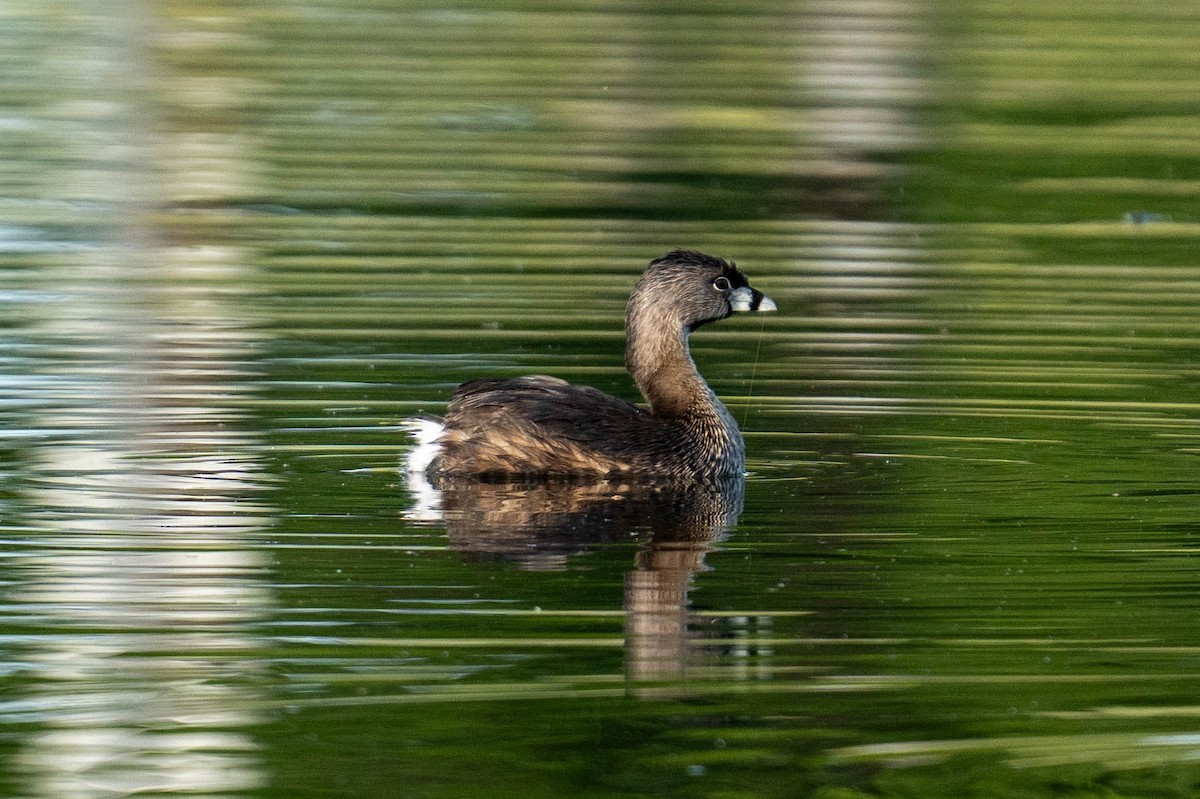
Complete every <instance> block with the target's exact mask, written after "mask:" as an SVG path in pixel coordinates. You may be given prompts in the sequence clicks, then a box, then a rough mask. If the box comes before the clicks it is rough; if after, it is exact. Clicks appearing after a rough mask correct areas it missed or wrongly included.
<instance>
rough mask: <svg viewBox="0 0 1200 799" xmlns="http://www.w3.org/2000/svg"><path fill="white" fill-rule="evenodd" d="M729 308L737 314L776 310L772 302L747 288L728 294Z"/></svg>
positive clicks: (760, 293) (757, 291)
mask: <svg viewBox="0 0 1200 799" xmlns="http://www.w3.org/2000/svg"><path fill="white" fill-rule="evenodd" d="M729 307H730V308H732V309H733V310H735V311H737V312H739V313H745V312H746V311H774V310H776V308H775V301H774V300H772V299H771V298H770V297H768V296H767V295H766V294H763V293H762V292H761V291H759V290H758V289H754V288H750V287H749V286H742V287H741V288H737V289H734V290H733V291H732V292H730V294H729Z"/></svg>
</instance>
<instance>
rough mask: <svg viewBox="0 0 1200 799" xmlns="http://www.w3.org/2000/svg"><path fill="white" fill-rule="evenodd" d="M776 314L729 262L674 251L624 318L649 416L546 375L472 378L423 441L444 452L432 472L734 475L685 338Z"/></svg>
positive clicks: (730, 453) (729, 431) (629, 363)
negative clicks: (705, 328)
mask: <svg viewBox="0 0 1200 799" xmlns="http://www.w3.org/2000/svg"><path fill="white" fill-rule="evenodd" d="M774 308H775V304H774V303H773V302H772V301H771V300H770V299H769V298H767V297H765V296H764V295H763V294H762V292H760V291H758V290H756V289H753V288H751V287H750V285H749V283H748V282H747V281H746V278H745V276H744V275H743V274H742V273H741V272H740V271H739V270H738V268H737V267H736V266H735V265H734V264H733V263H731V262H727V261H724V260H722V259H720V258H715V257H713V256H710V255H704V254H703V253H698V252H693V251H689V250H676V251H674V252H670V253H668V254H666V255H664V256H663V257H662V258H659V259H657V260H655V261H653V262H651V263H650V265H649V266H648V267H647V269H646V271H645V272H644V273H643V274H642V277H641V279H640V280H638V282H637V285H636V286H635V287H634V290H633V294H632V296H631V297H630V299H629V305H628V308H627V311H626V318H625V330H626V351H625V364H626V368H627V369H628V370H629V373H630V374H631V375H632V377H633V379H634V382H635V383H636V384H637V387H638V389H639V390H640V391H641V392H642V395H643V396H644V397H645V398H646V401H647V402H648V404H649V409H643V408H640V407H638V406H636V405H633V404H631V403H628V402H625V401H624V400H621V399H618V398H616V397H612V396H609V395H608V394H605V393H604V392H602V391H599V390H597V389H595V388H590V387H588V386H576V385H572V384H570V383H567V382H566V381H564V380H559V379H558V378H554V377H546V376H544V375H533V376H529V377H518V378H514V379H500V380H473V381H471V382H469V383H464V384H463V385H462V386H460V387H459V388H458V390H457V391H456V392H455V393H454V396H453V397H452V398H451V399H450V406H449V408H448V409H447V411H446V417H445V419H444V421H443V422H442V429H441V430H439V431H437V432H436V434H432V433H431V434H428V435H427V436H426V438H427V440H429V441H432V442H435V443H436V445H437V446H438V447H440V451H439V452H438V453H437V455H436V457H435V458H434V460H433V461H432V464H430V466H431V468H432V469H434V470H436V472H437V473H439V474H441V475H446V476H462V475H479V476H516V475H525V476H530V475H538V476H564V477H565V476H572V477H578V476H612V475H621V474H626V475H628V474H638V475H647V476H659V477H671V478H687V479H694V478H699V477H722V476H730V475H740V474H741V473H742V471H743V469H744V463H745V452H744V445H743V442H742V436H741V433H740V432H739V430H738V427H737V423H736V422H735V421H734V420H733V417H732V416H731V415H730V414H729V411H728V410H727V409H726V408H725V406H724V405H723V404H722V403H721V401H720V400H719V399H717V397H716V395H715V394H714V393H713V391H712V389H710V388H709V387H708V384H707V383H705V382H704V378H702V377H701V376H700V373H699V372H698V371H697V370H696V365H695V363H693V361H692V358H691V355H690V354H689V352H688V344H687V337H688V334H690V333H691V332H692V331H693V330H695V329H696V328H697V327H699V326H701V325H703V324H706V323H708V322H713V321H717V320H720V319H724V318H726V317H728V316H729V315H731V314H732V313H733V312H734V311H769V310H774ZM425 424H428V423H425ZM427 463H428V461H427V459H423V460H422V465H421V469H422V470H423V468H424V466H425V465H426V464H427Z"/></svg>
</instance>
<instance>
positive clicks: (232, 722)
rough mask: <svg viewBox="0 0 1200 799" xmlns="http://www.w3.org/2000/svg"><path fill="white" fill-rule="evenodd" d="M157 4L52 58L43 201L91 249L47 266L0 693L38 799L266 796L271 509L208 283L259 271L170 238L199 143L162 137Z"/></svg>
mask: <svg viewBox="0 0 1200 799" xmlns="http://www.w3.org/2000/svg"><path fill="white" fill-rule="evenodd" d="M56 8H57V7H56ZM59 12H62V14H61V16H59ZM71 12H73V13H71ZM148 12H149V9H148V8H147V7H145V6H144V5H143V4H142V3H139V2H130V1H126V2H113V3H107V2H106V3H99V2H88V1H87V0H80V2H78V3H76V4H68V9H65V10H64V9H57V11H56V12H55V15H56V16H55V19H56V20H57V22H58V23H61V26H62V31H61V33H62V35H61V40H60V41H56V42H55V43H54V44H53V45H52V46H51V51H50V52H48V53H47V54H46V65H47V73H48V77H47V78H46V80H47V97H48V98H49V99H48V102H49V103H50V106H49V109H48V113H49V114H50V115H51V117H55V118H57V122H58V124H56V126H55V129H56V130H57V131H59V132H60V135H61V136H62V141H61V142H58V143H57V144H58V146H59V147H61V153H62V154H61V159H62V160H61V163H59V164H58V168H59V170H60V171H59V172H57V173H55V172H53V171H49V172H48V175H47V184H48V186H47V190H48V191H49V192H51V193H54V194H55V195H56V196H58V197H61V198H65V199H67V200H70V201H74V202H78V203H79V205H78V206H76V208H75V210H76V212H77V214H78V218H76V219H75V220H74V221H76V222H78V224H79V225H80V226H81V229H83V230H85V231H90V232H95V231H100V234H99V236H98V237H99V239H100V243H99V244H96V245H94V246H92V245H89V246H80V247H75V248H70V250H69V252H68V253H67V254H66V255H64V256H63V257H62V259H61V260H60V261H58V262H57V263H56V264H55V265H53V266H51V265H50V264H49V263H47V264H46V266H45V268H44V269H43V271H42V272H41V273H40V274H41V277H42V279H43V280H45V281H46V283H45V286H46V288H48V289H52V290H53V292H54V294H55V295H56V296H59V297H61V298H62V299H61V301H58V302H55V303H47V304H46V305H45V306H43V308H42V309H41V310H42V312H43V313H44V314H45V316H43V317H41V318H39V319H38V320H36V323H35V325H34V326H33V328H32V335H33V337H34V339H35V340H36V341H38V342H40V343H41V345H42V346H43V347H44V350H43V357H42V359H41V363H42V364H43V369H44V370H45V371H47V372H49V373H50V376H51V377H50V379H47V380H45V381H43V384H42V386H41V390H40V392H39V393H40V394H41V396H40V397H39V400H40V408H41V410H40V411H39V415H37V416H36V418H33V419H31V420H30V422H31V428H33V429H36V430H39V431H43V432H42V435H41V437H40V438H41V441H42V443H41V444H40V446H35V447H33V448H32V449H31V450H30V452H29V453H28V465H27V469H26V471H27V473H29V474H30V475H32V477H31V485H30V487H29V489H28V490H27V491H26V492H25V495H24V497H23V502H24V504H25V505H26V507H27V508H28V510H27V512H26V514H25V519H24V520H23V522H24V526H25V527H26V528H27V529H28V530H29V534H28V536H27V540H28V543H27V544H26V545H25V547H24V549H23V551H22V552H21V555H22V557H21V558H20V564H21V566H20V567H19V568H17V569H14V573H15V575H16V578H17V583H16V585H15V586H14V587H13V588H12V589H11V590H10V591H9V593H8V597H9V598H10V600H11V602H12V606H11V608H10V609H9V612H10V615H11V617H12V618H14V619H16V620H18V622H19V623H23V624H25V625H27V627H28V630H29V631H28V634H20V635H17V636H15V638H16V639H17V644H18V645H19V646H21V648H22V649H23V651H22V653H21V655H22V656H21V665H22V668H21V681H20V686H21V688H22V693H23V695H22V696H21V697H19V698H14V697H9V698H7V699H6V700H4V701H3V705H4V706H5V707H6V712H7V713H8V714H10V715H15V714H21V715H23V716H24V718H25V719H26V723H27V724H28V725H29V727H30V728H31V731H30V732H27V733H24V734H23V736H22V738H21V739H20V743H19V746H18V747H17V755H16V761H15V765H16V769H17V773H18V774H19V775H20V778H21V779H23V781H24V785H23V786H22V787H23V790H22V793H23V794H24V795H29V796H53V797H101V796H112V795H127V794H139V793H146V792H171V793H178V794H187V795H222V796H231V795H234V794H237V793H244V792H248V791H252V790H255V789H257V788H259V787H261V786H262V785H263V784H264V782H265V778H264V776H263V773H262V767H261V764H260V758H259V756H258V754H257V752H256V745H255V742H254V740H253V739H252V738H251V736H250V734H249V732H248V729H249V728H250V727H252V726H253V725H256V724H259V723H261V721H262V716H261V708H262V706H263V701H262V697H261V696H260V690H261V685H262V682H261V674H260V670H261V663H262V659H261V656H260V655H259V653H258V649H259V648H260V645H261V643H260V639H259V638H258V637H257V636H256V635H255V633H254V627H255V624H256V623H257V621H258V620H259V619H261V618H262V617H263V615H264V613H265V609H266V608H267V607H268V605H269V603H270V601H271V596H270V593H269V591H268V589H267V588H266V586H265V585H264V583H263V581H262V578H261V575H262V572H263V570H264V569H265V568H266V564H265V562H264V556H263V555H262V553H261V551H260V550H258V549H256V548H255V546H254V541H253V540H252V536H253V534H254V533H255V532H256V531H258V530H259V529H260V528H261V527H262V525H263V523H264V520H265V519H266V518H267V517H266V515H265V510H266V509H265V508H264V507H263V505H262V504H261V502H260V501H258V500H256V499H255V497H256V496H258V495H259V494H260V493H261V490H262V485H263V478H262V476H261V475H260V474H259V465H258V463H257V461H256V451H257V442H256V441H254V440H253V438H252V437H250V436H249V435H247V434H245V433H243V432H241V431H239V429H238V426H239V423H240V421H241V419H240V418H239V415H238V412H237V411H236V410H235V409H234V408H232V407H231V403H230V397H231V395H236V394H237V393H238V392H239V391H242V390H244V389H243V386H244V374H245V372H244V369H243V368H242V367H241V366H240V364H243V363H245V362H247V361H248V359H249V356H250V354H251V351H252V342H251V341H250V340H249V337H248V333H247V332H246V330H245V328H244V326H243V325H242V324H241V322H240V320H239V319H238V317H237V314H236V312H235V311H236V309H231V308H229V307H226V303H227V302H228V301H227V299H226V297H227V296H228V294H227V293H226V292H227V289H228V285H227V284H225V281H216V280H213V275H221V276H223V277H224V278H226V279H227V280H228V283H232V284H234V285H236V282H237V278H238V277H239V272H240V271H241V270H242V269H243V268H244V267H243V264H244V263H245V256H244V254H243V253H240V252H237V251H236V250H232V249H230V250H221V249H218V248H166V247H160V246H157V245H156V242H157V241H158V240H159V239H160V238H162V237H161V236H160V235H159V230H157V229H156V226H155V223H154V221H153V220H154V219H155V217H156V215H157V214H160V213H162V208H163V207H164V204H163V203H162V199H163V198H164V197H167V196H172V195H174V196H178V188H177V187H179V186H192V187H194V186H195V185H196V184H195V181H192V180H189V173H188V170H189V169H198V168H200V167H198V166H197V165H196V164H195V163H194V162H188V161H185V160H174V159H172V158H171V157H169V156H167V155H166V154H165V153H164V151H163V145H164V144H166V143H173V144H175V145H176V146H179V145H184V146H186V142H187V139H186V137H176V138H175V139H173V140H172V141H171V142H168V141H167V139H166V137H161V140H160V139H156V138H155V136H154V135H153V132H154V131H158V130H160V128H159V126H158V125H157V121H156V120H153V119H150V118H149V116H148V115H147V114H145V113H144V109H145V108H146V107H152V106H153V105H154V103H155V102H156V101H157V99H161V98H156V97H155V96H154V91H155V87H154V86H153V85H151V78H150V77H148V76H150V75H151V74H152V72H153V70H152V69H151V67H152V66H153V65H152V59H150V58H149V57H148V56H147V54H146V52H145V48H146V45H147V41H149V39H150V37H151V36H152V33H153V32H152V31H150V30H148V28H149V27H150V26H149V24H148V23H147V20H149V19H150V16H149V13H148ZM72 92H74V94H72ZM234 99H235V98H228V102H229V103H230V104H231V105H232V103H233V102H234ZM209 101H210V102H211V97H209ZM207 110H208V111H209V113H210V114H211V113H213V112H214V109H212V108H209V109H207ZM211 143H212V142H211V141H210V142H209V144H211ZM240 144H241V142H239V141H237V140H235V139H233V138H232V137H230V139H229V141H228V142H227V146H226V147H225V149H224V150H223V152H222V155H223V157H224V160H217V161H210V162H205V163H204V167H205V168H206V169H207V170H208V172H206V174H207V175H208V179H209V181H210V184H211V185H214V186H216V187H217V188H218V189H221V190H227V188H228V187H229V186H239V187H240V186H245V185H246V180H245V178H246V176H245V175H242V174H236V171H237V167H238V164H239V163H245V157H244V154H243V155H242V156H241V158H240V159H239V158H238V157H237V156H238V152H237V148H238V146H239V145H240ZM231 154H232V155H233V156H234V157H230V156H231ZM223 170H224V171H225V179H220V177H221V173H222V171H223Z"/></svg>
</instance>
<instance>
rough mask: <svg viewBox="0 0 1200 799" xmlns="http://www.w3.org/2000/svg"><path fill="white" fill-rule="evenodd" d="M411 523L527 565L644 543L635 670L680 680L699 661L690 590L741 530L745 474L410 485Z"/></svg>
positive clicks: (644, 677) (636, 580) (628, 619)
mask: <svg viewBox="0 0 1200 799" xmlns="http://www.w3.org/2000/svg"><path fill="white" fill-rule="evenodd" d="M409 488H410V491H411V492H412V494H413V496H414V498H415V499H416V502H417V504H416V506H415V507H414V508H413V509H412V510H411V511H410V512H409V514H408V518H409V519H410V520H421V521H434V520H437V521H439V522H440V523H442V524H444V525H445V527H446V531H447V533H448V535H449V541H450V546H451V547H452V548H453V549H457V550H459V551H462V552H467V553H471V554H473V555H475V556H480V557H489V558H495V559H502V560H505V561H509V562H514V563H517V564H519V565H520V566H521V568H524V569H528V570H555V569H562V568H566V566H567V562H568V559H569V558H571V557H573V556H577V555H581V554H584V553H586V552H588V551H590V550H592V549H593V548H595V547H598V546H601V545H604V544H616V543H622V542H628V541H631V540H636V541H641V542H642V546H641V548H640V549H639V550H638V552H637V554H636V555H635V557H634V563H633V568H632V569H631V570H630V571H629V572H628V574H627V575H626V578H625V595H624V613H625V653H626V673H627V675H628V677H629V679H631V680H633V681H659V680H666V681H670V680H676V679H679V678H682V677H684V676H685V674H686V672H687V670H688V667H689V665H690V664H691V663H694V662H695V660H696V657H695V654H696V649H697V639H698V637H699V634H698V633H696V632H695V631H694V630H693V629H692V628H694V627H695V625H694V624H693V623H692V622H693V619H692V614H691V612H690V608H689V603H688V589H689V587H690V585H691V583H692V579H693V575H695V574H696V573H697V572H700V571H703V570H704V569H705V565H704V558H705V555H706V554H707V553H708V552H709V550H710V549H711V548H712V547H713V546H714V544H716V543H718V542H720V541H721V540H723V539H724V537H725V536H726V534H727V533H728V532H729V531H730V530H731V529H732V528H733V527H734V525H735V524H736V522H737V518H738V515H739V514H740V513H741V510H742V494H743V488H744V480H743V478H742V477H741V476H738V477H734V478H727V479H724V480H712V481H704V482H692V483H688V484H683V485H676V484H669V483H668V484H653V483H650V484H638V485H633V484H629V483H622V482H618V481H603V480H602V481H588V482H572V481H561V480H560V481H553V480H549V481H548V480H538V481H529V482H508V481H505V482H488V481H485V480H480V479H477V478H445V477H443V478H441V479H440V480H439V481H438V484H437V486H436V487H435V486H433V485H431V484H429V483H426V482H424V481H423V480H422V479H420V478H419V477H418V478H416V479H414V480H411V481H410V486H409Z"/></svg>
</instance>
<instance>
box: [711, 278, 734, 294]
mask: <svg viewBox="0 0 1200 799" xmlns="http://www.w3.org/2000/svg"><path fill="white" fill-rule="evenodd" d="M713 288H715V289H716V290H717V291H729V290H730V289H731V288H733V286H731V285H730V284H729V278H727V277H724V276H722V277H719V278H717V279H716V280H714V281H713Z"/></svg>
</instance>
